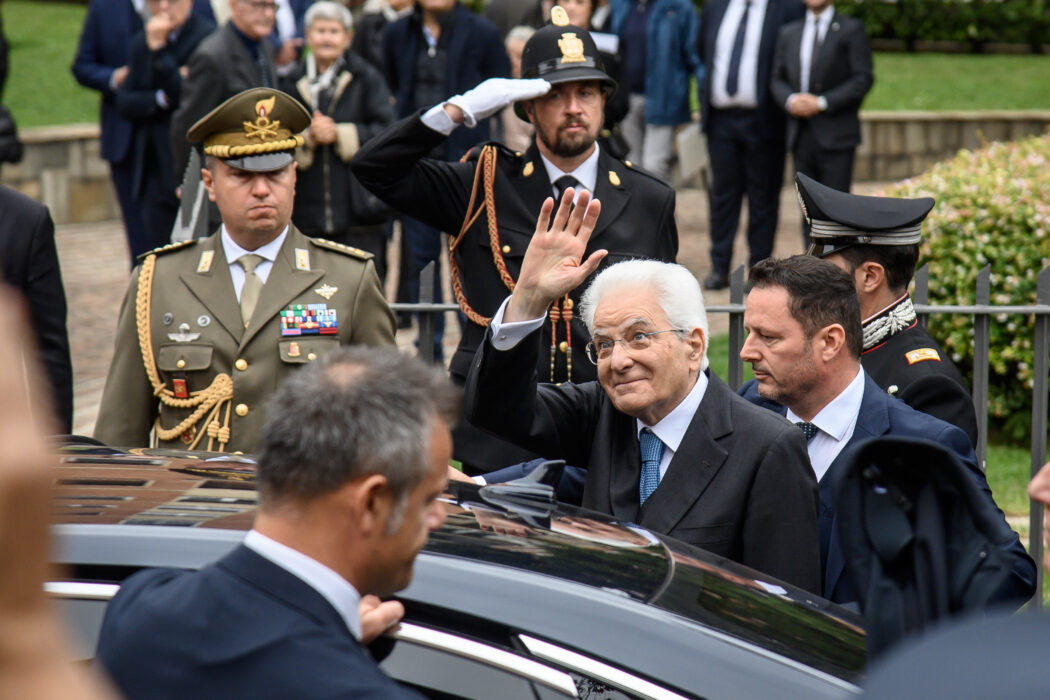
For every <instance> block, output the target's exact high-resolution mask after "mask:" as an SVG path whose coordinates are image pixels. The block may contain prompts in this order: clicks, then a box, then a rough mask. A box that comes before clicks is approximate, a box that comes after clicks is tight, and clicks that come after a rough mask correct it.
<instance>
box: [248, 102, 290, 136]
mask: <svg viewBox="0 0 1050 700" xmlns="http://www.w3.org/2000/svg"><path fill="white" fill-rule="evenodd" d="M276 101H277V96H276V95H274V96H273V97H270V98H269V99H265V100H259V101H258V102H256V103H255V113H256V114H258V115H259V116H258V117H256V119H255V123H254V124H253V123H252V122H244V133H246V134H247V135H248V136H247V137H248V138H250V139H251V138H257V139H260V140H262V141H265V140H266V139H271V138H273V139H275V138H277V129H278V128H280V126H281V122H280V121H272V122H271V121H270V118H269V117H268V116H266V115H268V114H270V113H271V112H273V106H274V103H275V102H276Z"/></svg>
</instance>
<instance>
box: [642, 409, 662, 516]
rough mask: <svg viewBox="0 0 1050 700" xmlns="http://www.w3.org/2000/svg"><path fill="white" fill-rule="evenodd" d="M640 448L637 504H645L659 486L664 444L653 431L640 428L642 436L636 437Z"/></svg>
mask: <svg viewBox="0 0 1050 700" xmlns="http://www.w3.org/2000/svg"><path fill="white" fill-rule="evenodd" d="M638 442H639V444H640V446H641V449H640V450H639V451H640V452H641V455H642V476H641V478H640V479H639V480H638V502H639V505H640V504H642V503H645V499H647V498H649V496H650V495H651V494H652V492H653V491H655V490H656V487H657V486H658V485H659V484H660V458H661V457H663V455H664V444H663V443H662V442H660V438H658V437H656V435H655V434H654V433H653V431H651V430H649V429H648V428H642V434H641V435H639V436H638Z"/></svg>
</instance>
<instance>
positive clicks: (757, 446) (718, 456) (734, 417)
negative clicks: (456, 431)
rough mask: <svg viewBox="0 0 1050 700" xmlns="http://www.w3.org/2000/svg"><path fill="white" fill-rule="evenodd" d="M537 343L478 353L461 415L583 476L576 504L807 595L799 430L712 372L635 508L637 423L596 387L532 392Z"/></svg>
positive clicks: (814, 560) (807, 485)
mask: <svg viewBox="0 0 1050 700" xmlns="http://www.w3.org/2000/svg"><path fill="white" fill-rule="evenodd" d="M539 343H540V339H539V338H537V337H536V334H535V333H534V334H532V335H530V336H528V337H527V338H525V339H524V340H522V342H521V343H519V344H518V345H517V346H516V347H515V348H513V349H511V350H508V351H502V352H501V351H499V350H496V349H495V348H493V347H492V345H491V344H490V343H488V342H486V343H485V345H483V346H482V348H481V349H480V350H479V351H478V354H477V356H476V358H475V361H474V365H473V366H472V367H471V371H470V377H469V379H468V380H467V386H466V395H465V400H464V411H465V413H466V415H467V417H468V418H469V419H470V420H471V421H474V422H475V424H477V425H478V426H480V427H483V428H487V429H489V430H492V431H494V432H496V433H498V434H500V435H502V436H504V437H506V438H508V439H511V440H514V441H516V442H518V443H519V444H521V445H523V446H529V447H532V448H534V449H536V450H537V451H538V452H539V453H540V454H542V455H543V456H544V457H547V458H549V459H564V460H566V461H567V462H568V463H569V464H573V465H577V466H580V467H585V468H586V469H587V481H586V484H585V486H584V489H583V506H584V507H585V508H590V509H592V510H597V511H599V512H601V513H608V514H610V515H612V516H614V517H616V518H619V519H621V520H624V521H630V522H636V523H638V524H639V525H642V526H643V527H647V528H649V529H651V530H653V531H654V532H659V533H664V534H667V535H670V536H671V537H675V538H677V539H679V540H682V541H683V542H688V543H689V544H692V545H695V546H697V547H701V548H703V549H706V550H708V551H709V552H713V553H715V554H719V555H722V556H724V557H727V558H729V559H732V560H733V561H737V562H740V563H741V564H745V565H746V566H750V567H752V568H754V569H758V570H759V571H762V572H764V573H767V574H769V575H771V576H776V577H778V578H780V579H782V580H784V581H787V582H788V583H792V584H794V585H796V586H799V587H801V588H804V589H806V590H808V591H811V592H813V593H817V592H819V590H820V552H819V542H820V537H819V534H818V532H819V531H818V529H817V508H818V504H819V502H820V497H819V494H818V492H817V482H816V478H815V477H814V474H813V468H812V467H811V466H810V463H809V456H808V455H807V454H806V440H805V436H803V435H802V431H800V430H797V429H796V428H794V427H793V426H792V425H791V424H790V423H788V422H787V420H785V419H782V417H781V416H777V415H776V414H774V413H772V412H771V411H765V410H764V409H761V408H759V407H758V406H753V405H751V404H750V403H748V402H747V401H744V400H743V399H741V398H740V397H738V396H736V395H734V394H733V392H732V391H731V390H730V389H729V387H728V386H726V384H725V383H724V382H723V381H722V380H720V379H719V378H718V377H717V376H716V375H715V374H713V373H708V375H707V376H708V385H707V390H706V391H705V392H704V397H703V399H702V400H701V401H700V406H699V408H698V409H697V411H696V414H695V415H694V416H693V419H692V421H691V422H690V424H689V428H688V430H687V431H686V433H685V436H684V437H683V439H682V442H681V444H680V445H679V446H678V450H677V451H676V452H675V454H674V457H672V459H671V463H670V465H669V466H668V468H667V472H666V474H664V476H663V478H662V479H661V480H660V485H659V486H657V488H656V490H655V491H653V493H652V495H651V496H650V497H649V498H648V499H646V501H645V503H644V504H641V505H639V497H638V479H639V476H640V473H641V458H640V450H639V445H638V429H637V423H636V421H635V419H634V418H632V417H631V416H629V415H627V414H625V413H621V412H620V411H618V410H617V409H616V408H615V407H614V406H613V405H612V402H611V401H610V400H609V398H608V396H607V395H606V394H605V391H604V390H603V389H602V387H601V386H600V385H599V384H598V382H586V383H584V384H562V385H560V386H556V385H552V384H539V385H537V383H536V377H535V375H534V374H533V373H532V372H531V371H530V368H531V367H532V365H533V364H534V363H535V361H536V360H535V354H536V352H537V349H538V346H539Z"/></svg>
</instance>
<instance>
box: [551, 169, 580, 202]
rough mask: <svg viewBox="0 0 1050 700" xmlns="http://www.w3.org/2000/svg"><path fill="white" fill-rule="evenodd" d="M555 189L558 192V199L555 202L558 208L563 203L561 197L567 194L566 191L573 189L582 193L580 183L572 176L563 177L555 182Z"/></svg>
mask: <svg viewBox="0 0 1050 700" xmlns="http://www.w3.org/2000/svg"><path fill="white" fill-rule="evenodd" d="M554 187H555V188H556V189H557V190H558V198H557V199H556V200H554V204H555V206H557V205H558V204H559V203H560V202H561V197H562V195H563V194H565V190H567V189H569V188H570V187H571V188H573V189H574V190H576V191H577V192H579V191H580V181H579V180H577V179H576V178H574V177H573V176H572V175H562V176H561V177H559V178H558V179H557V180H555V181H554Z"/></svg>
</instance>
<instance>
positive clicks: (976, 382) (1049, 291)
mask: <svg viewBox="0 0 1050 700" xmlns="http://www.w3.org/2000/svg"><path fill="white" fill-rule="evenodd" d="M433 274H434V272H433V263H431V264H430V265H428V266H427V268H425V269H424V270H423V273H422V275H421V281H420V289H421V290H422V291H421V295H424V294H426V293H428V292H429V290H431V289H433ZM929 277H930V275H929V269H928V267H927V266H925V265H924V266H923V267H922V268H920V269H919V270H918V271H917V272H916V274H915V288H914V291H913V292H912V300H913V302H914V304H915V311H916V313H917V314H918V316H919V320H920V323H922V324H923V325H925V324H926V322H927V319H928V318H929V316H930V315H931V314H965V315H969V316H973V326H974V328H973V331H974V332H973V342H974V355H973V358H974V359H973V387H972V396H973V403H974V408H975V409H976V412H977V427H978V442H977V449H976V452H977V463H978V464H979V465H980V466H981V468H982V469H984V468H985V458H986V456H987V452H988V381H989V340H990V337H991V335H990V331H991V321H992V317H993V316H998V315H1000V314H1010V315H1021V316H1034V317H1035V326H1034V329H1033V339H1032V349H1033V356H1034V362H1033V367H1032V370H1033V384H1032V426H1033V427H1032V431H1031V433H1032V435H1031V474H1032V476H1035V474H1036V472H1038V471H1039V469H1040V468H1041V467H1042V466H1043V464H1044V463H1045V462H1046V449H1047V392H1048V371H1050V267H1047V268H1044V269H1043V270H1042V271H1041V272H1040V273H1039V275H1038V277H1037V282H1036V303H1035V304H1031V305H1020V306H994V305H992V304H991V303H990V302H991V268H990V267H987V266H986V267H985V268H984V269H982V270H981V271H980V272H979V273H978V274H977V283H976V289H975V296H974V298H975V300H976V303H974V304H973V305H970V306H965V305H964V306H949V305H938V306H931V305H930V304H929ZM744 278H745V268H744V266H743V265H740V266H739V267H737V268H736V269H735V270H733V271H732V273H731V274H730V276H729V303H728V304H716V305H712V306H708V307H707V312H708V313H709V314H713V313H724V314H728V315H729V368H728V376H727V377H726V381H727V383H728V384H729V385H730V386H731V387H732V388H733V389H734V390H735V389H737V388H739V387H740V385H741V384H742V383H743V377H744V363H743V360H741V359H740V348H741V347H743V344H744V287H745V285H744ZM429 302H430V300H429V299H423V300H422V301H421V302H420V303H419V304H392V305H391V306H392V307H393V308H394V309H395V310H396V311H413V312H420V313H419V337H420V342H419V352H420V355H421V356H422V357H423V358H424V359H425V360H427V361H433V359H434V356H433V348H434V343H433V337H434V316H433V315H434V314H436V313H444V312H446V311H456V310H458V308H459V307H458V306H456V305H455V304H433V303H429ZM1029 528H1030V529H1029V533H1028V552H1029V553H1030V554H1031V555H1032V558H1033V559H1035V561H1036V562H1037V564H1041V563H1042V559H1043V540H1042V532H1043V508H1042V506H1041V504H1039V503H1036V502H1034V501H1033V502H1031V503H1030V507H1029ZM1036 571H1037V577H1038V578H1037V581H1038V587H1037V589H1036V590H1037V595H1036V597H1035V599H1034V601H1033V607H1034V608H1038V607H1040V606H1041V602H1042V595H1041V592H1042V590H1043V567H1042V566H1041V565H1037V566H1036Z"/></svg>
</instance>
